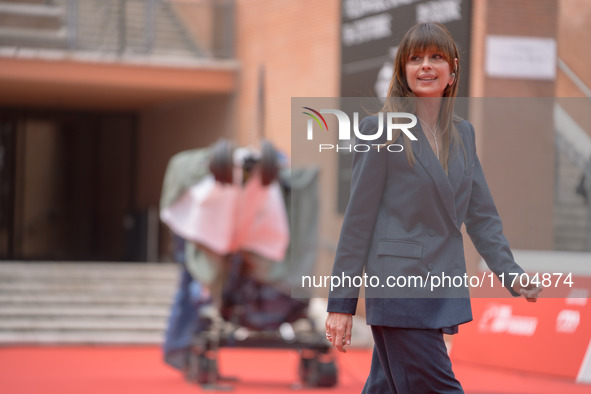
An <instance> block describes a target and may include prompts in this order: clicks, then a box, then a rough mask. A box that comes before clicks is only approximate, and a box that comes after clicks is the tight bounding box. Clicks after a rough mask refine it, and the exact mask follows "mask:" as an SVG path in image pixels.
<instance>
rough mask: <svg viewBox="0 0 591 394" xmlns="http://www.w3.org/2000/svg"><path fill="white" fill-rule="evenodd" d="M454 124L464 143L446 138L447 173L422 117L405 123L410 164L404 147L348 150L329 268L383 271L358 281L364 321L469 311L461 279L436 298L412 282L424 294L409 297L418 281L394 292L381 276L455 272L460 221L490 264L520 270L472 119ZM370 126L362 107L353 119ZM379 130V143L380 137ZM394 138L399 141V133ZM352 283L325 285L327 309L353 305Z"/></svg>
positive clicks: (437, 317)
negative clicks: (349, 166) (366, 283)
mask: <svg viewBox="0 0 591 394" xmlns="http://www.w3.org/2000/svg"><path fill="white" fill-rule="evenodd" d="M455 126H456V128H457V129H458V132H459V135H460V137H461V139H462V142H463V145H464V148H463V149H462V148H461V147H459V145H457V144H456V145H455V147H454V146H452V148H451V149H452V150H451V153H450V159H449V162H448V163H449V165H448V174H447V175H446V173H445V171H444V169H443V167H442V166H441V164H440V163H439V161H438V159H437V157H436V156H435V153H434V152H433V150H432V149H431V147H430V146H429V142H428V141H427V139H426V137H425V135H424V134H423V131H422V129H421V127H420V122H418V123H417V126H415V127H414V129H412V130H411V131H412V132H413V134H414V135H415V136H416V137H417V138H418V141H412V142H411V145H412V149H413V152H414V154H415V157H416V162H415V163H414V165H413V166H411V165H410V163H409V162H408V160H407V158H406V154H405V153H404V152H399V153H395V152H388V151H387V150H386V149H380V150H379V151H378V150H377V149H372V150H371V151H369V152H360V153H355V155H354V158H353V173H352V181H351V197H350V200H349V204H348V206H347V210H346V212H345V217H344V221H343V226H342V228H341V235H340V238H339V242H338V247H337V252H336V256H335V262H334V267H333V272H332V275H336V276H339V277H341V278H342V277H343V276H349V277H355V276H359V277H362V276H363V272H364V271H365V274H366V275H367V277H371V276H377V277H379V278H380V279H381V281H382V282H380V285H379V286H377V287H371V288H366V296H365V297H366V320H367V324H370V325H382V326H390V327H405V328H429V329H437V328H446V327H454V326H456V325H458V324H461V323H465V322H468V321H470V320H472V311H471V307H470V299H469V295H468V292H467V290H466V289H464V290H466V291H464V292H463V293H453V294H455V295H454V296H453V297H447V296H444V297H437V298H435V297H433V296H432V295H433V294H430V293H429V294H427V293H425V292H429V291H430V290H429V289H428V288H427V289H419V291H423V293H422V294H427V297H424V296H420V297H417V298H413V297H414V295H413V294H417V293H413V291H415V290H417V289H412V288H407V289H406V290H403V291H402V292H400V291H401V289H400V288H399V289H397V291H398V292H394V289H393V288H391V287H389V286H385V287H383V286H382V285H384V283H385V282H384V281H385V280H386V278H387V277H388V276H407V277H410V276H416V275H420V276H421V277H423V278H428V277H429V276H433V275H441V274H442V273H445V274H446V275H449V276H463V275H464V274H465V273H466V263H465V257H464V248H463V241H462V233H461V232H460V228H461V226H462V223H465V225H466V229H467V232H468V234H469V235H470V237H471V239H472V241H473V243H474V245H475V247H476V249H477V250H478V252H479V253H480V255H481V256H482V257H483V258H484V260H485V261H486V263H487V264H488V266H489V267H490V268H491V270H492V271H493V272H495V274H497V275H499V274H501V273H505V275H506V277H509V274H510V273H519V274H520V273H523V270H522V269H521V267H519V266H518V265H517V264H516V263H515V261H514V259H513V255H512V253H511V250H510V247H509V243H508V241H507V239H506V238H505V237H504V235H503V230H502V223H501V219H500V218H499V215H498V213H497V210H496V208H495V204H494V202H493V198H492V196H491V193H490V191H489V188H488V186H487V184H486V180H485V178H484V173H483V171H482V167H481V165H480V161H479V160H478V156H477V154H476V144H475V135H474V128H473V127H472V125H471V124H470V123H469V122H467V121H465V120H462V121H459V122H456V123H455ZM377 128H378V118H377V117H376V116H369V117H366V118H365V119H363V121H362V122H361V124H360V127H359V129H360V132H361V133H363V134H375V132H376V130H377ZM383 134H384V137H383V138H382V139H381V140H380V142H382V143H383V142H386V141H385V134H386V133H383ZM396 142H397V143H402V136H401V137H400V138H399V140H398V141H396ZM505 282H507V281H505ZM375 283H376V282H374V284H375ZM497 285H499V284H497ZM507 288H508V289H509V291H510V292H511V294H512V295H514V296H516V295H518V294H517V293H515V292H514V291H513V290H512V289H511V288H510V287H509V286H508V287H507ZM358 292H359V288H358V287H355V286H352V287H347V286H341V287H338V288H334V289H332V290H331V291H330V294H329V300H328V309H327V310H328V312H342V313H351V314H354V313H355V310H356V307H357V300H358ZM458 294H461V296H459V297H458V296H457V295H458Z"/></svg>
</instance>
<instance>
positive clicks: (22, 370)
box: [0, 347, 591, 394]
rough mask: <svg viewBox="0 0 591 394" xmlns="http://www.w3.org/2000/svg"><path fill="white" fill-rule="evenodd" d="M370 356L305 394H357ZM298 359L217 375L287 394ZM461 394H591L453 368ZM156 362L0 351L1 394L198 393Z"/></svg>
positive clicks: (345, 360)
mask: <svg viewBox="0 0 591 394" xmlns="http://www.w3.org/2000/svg"><path fill="white" fill-rule="evenodd" d="M370 358H371V352H370V351H368V350H351V351H349V352H348V353H347V354H344V355H339V358H338V364H339V369H340V373H339V385H338V387H336V388H335V389H332V390H331V389H305V390H301V391H305V392H306V393H310V394H314V393H325V394H326V393H327V392H338V393H339V394H340V393H344V394H348V393H360V392H361V388H362V387H363V383H364V381H365V377H366V376H367V373H368V371H369V363H370ZM297 364H298V356H297V353H296V352H294V351H286V350H241V349H224V350H223V351H222V352H221V354H220V369H221V372H222V373H223V374H224V375H232V376H236V377H238V378H239V379H240V382H238V383H235V384H234V387H235V390H234V391H233V392H235V393H252V394H254V393H289V392H293V391H294V389H293V388H292V384H293V383H296V382H297ZM454 369H455V371H456V375H457V376H458V378H459V379H460V381H461V382H462V384H463V386H464V388H465V390H466V393H474V394H484V393H512V394H533V393H536V394H546V393H547V394H557V393H574V394H579V393H581V394H582V393H591V385H580V384H574V383H571V382H566V381H564V380H557V379H553V378H550V377H540V376H536V375H524V374H519V373H515V372H511V371H504V370H491V369H490V368H482V367H477V366H473V365H466V364H461V363H456V364H454ZM202 391H203V390H201V388H200V387H199V386H196V385H192V384H189V383H187V382H185V381H184V379H183V377H182V376H181V374H180V373H178V372H176V371H175V370H173V369H171V368H169V367H168V366H166V365H165V364H163V363H162V361H161V354H160V350H159V349H158V348H157V347H4V348H0V393H1V394H99V393H100V394H133V393H140V394H156V393H158V394H162V393H166V394H169V393H174V394H183V393H196V392H202Z"/></svg>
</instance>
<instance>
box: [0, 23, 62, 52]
mask: <svg viewBox="0 0 591 394" xmlns="http://www.w3.org/2000/svg"><path fill="white" fill-rule="evenodd" d="M66 39H67V33H66V29H65V28H64V27H62V28H60V29H59V30H40V29H24V28H22V29H21V28H12V27H0V44H1V45H15V46H32V47H38V48H65V47H66V44H67V41H66Z"/></svg>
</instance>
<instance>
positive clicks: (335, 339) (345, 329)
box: [326, 312, 353, 353]
mask: <svg viewBox="0 0 591 394" xmlns="http://www.w3.org/2000/svg"><path fill="white" fill-rule="evenodd" d="M352 328H353V315H351V314H350V313H338V312H329V313H328V316H327V317H326V339H328V340H329V341H330V343H332V345H333V346H334V347H336V348H337V349H339V351H340V352H343V353H346V352H347V350H346V349H345V346H348V345H350V344H351V329H352Z"/></svg>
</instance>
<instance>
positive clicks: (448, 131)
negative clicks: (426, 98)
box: [383, 22, 463, 173]
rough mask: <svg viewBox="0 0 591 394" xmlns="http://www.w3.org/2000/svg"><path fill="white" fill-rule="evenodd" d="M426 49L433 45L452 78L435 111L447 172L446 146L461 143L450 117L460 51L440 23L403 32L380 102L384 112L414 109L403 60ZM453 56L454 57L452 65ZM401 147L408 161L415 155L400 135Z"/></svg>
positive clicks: (442, 159)
mask: <svg viewBox="0 0 591 394" xmlns="http://www.w3.org/2000/svg"><path fill="white" fill-rule="evenodd" d="M428 49H435V50H436V51H438V52H440V53H441V54H442V55H443V57H444V58H445V60H447V62H448V64H449V67H450V70H452V72H454V73H455V74H456V75H455V78H454V81H453V83H452V84H451V85H447V86H446V88H445V90H444V91H443V97H444V99H443V101H442V105H441V109H440V111H439V122H438V125H439V127H440V130H442V132H443V149H442V151H443V152H442V155H441V157H440V161H441V164H442V165H443V168H444V170H445V172H446V173H447V163H448V159H449V152H450V146H451V145H452V143H454V142H457V143H458V144H460V145H462V148H463V144H462V141H461V138H459V134H458V131H457V129H456V128H455V126H454V124H453V121H454V104H455V97H456V95H457V92H458V81H459V79H460V54H459V51H458V48H457V46H456V43H455V42H454V39H453V37H452V36H451V33H450V32H449V30H447V28H446V27H445V26H444V25H442V24H441V23H434V22H429V23H419V24H416V25H414V26H413V27H411V28H410V30H409V31H407V32H406V34H405V35H404V37H402V41H401V42H400V45H399V46H398V51H397V52H396V58H395V59H394V74H393V76H392V80H391V81H390V87H389V88H388V98H389V99H388V100H386V103H385V104H384V108H383V111H384V112H414V110H415V108H414V100H412V99H411V98H412V97H417V96H416V94H415V93H414V92H413V91H412V90H411V89H410V87H409V86H408V81H407V80H406V63H407V62H408V60H409V58H410V56H411V55H412V54H414V53H422V52H425V50H428ZM455 59H458V64H457V66H456V62H455ZM399 135H400V131H398V132H397V133H396V134H394V135H393V138H392V141H396V139H397V138H398V137H399ZM404 150H405V152H406V157H407V159H408V161H409V163H410V164H411V165H413V164H414V162H415V157H414V154H413V151H412V147H411V141H410V139H409V138H408V137H406V135H404Z"/></svg>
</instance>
